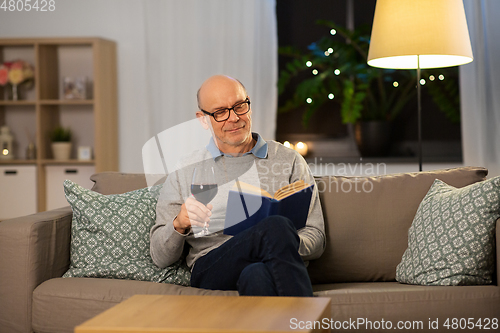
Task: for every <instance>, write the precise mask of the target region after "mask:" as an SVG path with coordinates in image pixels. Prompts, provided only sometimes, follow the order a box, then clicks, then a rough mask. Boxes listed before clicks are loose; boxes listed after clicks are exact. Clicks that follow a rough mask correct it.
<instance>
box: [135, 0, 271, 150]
mask: <svg viewBox="0 0 500 333" xmlns="http://www.w3.org/2000/svg"><path fill="white" fill-rule="evenodd" d="M143 6H144V7H143V9H144V17H145V20H144V24H145V29H144V33H145V38H144V48H145V50H146V55H145V56H146V68H145V70H146V79H147V80H146V89H147V103H148V105H147V106H146V108H145V113H146V114H145V116H146V117H147V119H148V120H147V123H146V126H147V127H148V128H147V132H148V133H149V135H150V136H154V135H156V134H158V133H160V132H162V131H163V130H165V129H168V128H170V127H173V126H175V125H179V124H181V123H183V122H185V121H188V120H190V119H193V118H194V113H195V111H196V110H197V104H196V92H197V90H198V88H199V86H200V85H201V83H202V82H203V81H204V80H205V79H207V78H208V77H209V76H211V75H214V74H226V75H229V76H232V77H235V78H237V79H239V80H240V81H241V82H242V83H243V84H244V85H245V87H246V88H247V90H248V94H249V96H250V99H251V101H252V110H253V115H252V120H253V130H254V131H256V132H259V133H260V134H261V135H262V136H263V137H264V138H265V139H274V137H275V127H276V106H277V88H276V83H277V71H278V69H277V66H278V64H277V45H278V42H277V26H276V14H275V7H276V4H275V0H182V1H179V0H168V1H164V0H148V1H143ZM176 144H180V145H182V142H176Z"/></svg>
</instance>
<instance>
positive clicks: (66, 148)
mask: <svg viewBox="0 0 500 333" xmlns="http://www.w3.org/2000/svg"><path fill="white" fill-rule="evenodd" d="M70 155H71V142H52V156H53V157H54V159H55V160H69V158H70Z"/></svg>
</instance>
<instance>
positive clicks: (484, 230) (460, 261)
mask: <svg viewBox="0 0 500 333" xmlns="http://www.w3.org/2000/svg"><path fill="white" fill-rule="evenodd" d="M499 217H500V177H496V178H492V179H489V180H486V181H483V182H480V183H476V184H472V185H469V186H466V187H463V188H455V187H453V186H450V185H447V184H445V183H444V182H442V181H441V180H435V181H434V183H433V185H432V186H431V188H430V190H429V192H428V193H427V195H426V196H425V198H424V199H423V201H422V202H421V203H420V206H419V207H418V210H417V213H416V215H415V218H414V220H413V223H412V225H411V227H410V229H409V230H408V248H407V250H406V251H405V253H404V254H403V258H402V261H401V263H400V264H399V265H398V266H397V268H396V280H397V281H399V282H402V283H409V284H420V285H446V286H448V285H453V286H454V285H480V284H491V283H492V277H493V271H494V267H495V264H494V260H495V259H494V250H495V236H494V233H495V222H496V220H497V219H498V218H499Z"/></svg>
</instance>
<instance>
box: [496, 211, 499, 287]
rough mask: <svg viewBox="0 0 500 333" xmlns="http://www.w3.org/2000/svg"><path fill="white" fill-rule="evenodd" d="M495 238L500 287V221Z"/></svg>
mask: <svg viewBox="0 0 500 333" xmlns="http://www.w3.org/2000/svg"><path fill="white" fill-rule="evenodd" d="M495 238H496V247H497V260H496V265H497V286H499V287H500V219H498V220H497V226H496V235H495Z"/></svg>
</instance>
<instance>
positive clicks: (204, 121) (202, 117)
mask: <svg viewBox="0 0 500 333" xmlns="http://www.w3.org/2000/svg"><path fill="white" fill-rule="evenodd" d="M196 118H198V121H199V122H200V124H201V126H203V128H204V129H206V130H207V129H209V125H208V122H207V117H205V114H204V113H203V112H201V111H196Z"/></svg>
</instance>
